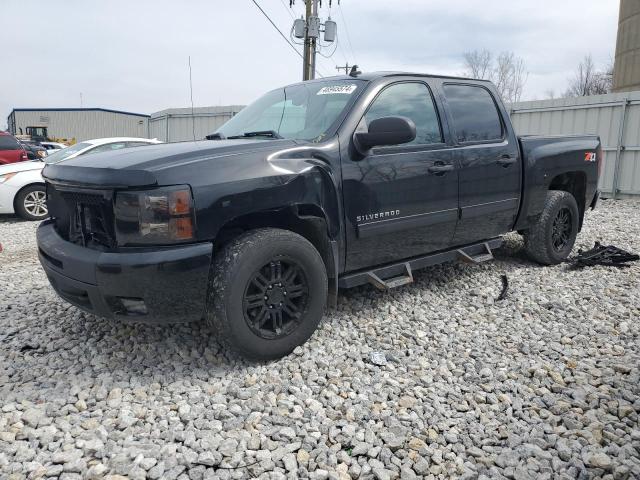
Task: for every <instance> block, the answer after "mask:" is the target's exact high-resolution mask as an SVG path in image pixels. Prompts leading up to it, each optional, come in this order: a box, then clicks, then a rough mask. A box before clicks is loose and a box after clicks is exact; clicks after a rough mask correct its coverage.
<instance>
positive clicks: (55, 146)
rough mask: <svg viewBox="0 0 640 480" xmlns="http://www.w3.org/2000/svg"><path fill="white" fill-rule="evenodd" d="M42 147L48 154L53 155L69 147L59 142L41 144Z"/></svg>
mask: <svg viewBox="0 0 640 480" xmlns="http://www.w3.org/2000/svg"><path fill="white" fill-rule="evenodd" d="M40 145H41V146H43V147H44V148H46V149H47V153H48V154H49V155H51V154H52V153H53V152H57V151H58V150H62V149H63V148H67V147H68V145H65V144H64V143H59V142H40Z"/></svg>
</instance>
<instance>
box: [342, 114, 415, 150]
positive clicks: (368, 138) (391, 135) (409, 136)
mask: <svg viewBox="0 0 640 480" xmlns="http://www.w3.org/2000/svg"><path fill="white" fill-rule="evenodd" d="M353 138H354V141H355V144H356V148H357V149H358V151H359V152H360V153H362V154H365V153H366V152H367V151H369V150H370V149H371V148H373V147H382V146H384V145H399V144H402V143H409V142H412V141H413V140H415V138H416V124H415V123H413V120H411V119H409V118H407V117H382V118H377V119H375V120H372V121H371V123H370V124H369V131H368V132H356V133H355V134H354V136H353Z"/></svg>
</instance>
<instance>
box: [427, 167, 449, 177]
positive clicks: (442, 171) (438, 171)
mask: <svg viewBox="0 0 640 480" xmlns="http://www.w3.org/2000/svg"><path fill="white" fill-rule="evenodd" d="M453 169H454V166H453V165H432V166H430V167H429V173H434V174H436V175H444V174H445V173H447V172H450V171H452V170H453Z"/></svg>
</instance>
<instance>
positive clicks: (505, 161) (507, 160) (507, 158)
mask: <svg viewBox="0 0 640 480" xmlns="http://www.w3.org/2000/svg"><path fill="white" fill-rule="evenodd" d="M517 161H518V159H517V158H516V157H512V156H511V155H503V156H501V157H500V158H499V159H498V164H500V165H502V166H503V167H505V168H507V167H508V166H509V165H513V164H514V163H516V162H517Z"/></svg>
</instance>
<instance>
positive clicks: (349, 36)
mask: <svg viewBox="0 0 640 480" xmlns="http://www.w3.org/2000/svg"><path fill="white" fill-rule="evenodd" d="M338 11H339V12H340V18H342V23H343V24H344V31H345V32H347V41H348V42H349V48H350V49H351V55H352V56H353V61H354V62H356V63H357V61H358V60H357V59H356V53H355V51H354V50H353V44H352V43H351V35H349V29H348V28H347V21H346V20H345V18H344V13H342V6H341V5H340V3H338Z"/></svg>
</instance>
